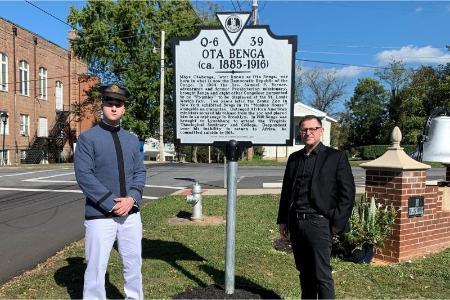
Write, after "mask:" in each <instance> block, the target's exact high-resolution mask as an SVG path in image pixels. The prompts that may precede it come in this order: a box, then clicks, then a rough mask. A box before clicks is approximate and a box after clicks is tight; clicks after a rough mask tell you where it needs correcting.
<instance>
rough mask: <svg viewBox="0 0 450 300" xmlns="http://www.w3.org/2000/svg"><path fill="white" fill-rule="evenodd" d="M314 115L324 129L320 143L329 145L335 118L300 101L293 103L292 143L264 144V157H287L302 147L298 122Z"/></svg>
mask: <svg viewBox="0 0 450 300" xmlns="http://www.w3.org/2000/svg"><path fill="white" fill-rule="evenodd" d="M307 115H314V116H317V117H319V118H320V119H321V121H322V126H323V129H324V132H323V137H322V143H323V144H324V145H325V146H329V145H330V134H331V123H337V120H336V119H333V118H332V117H330V116H328V115H327V113H325V112H323V111H321V110H318V109H316V108H313V107H311V106H309V105H306V104H304V103H301V102H297V103H295V104H294V145H293V146H264V155H263V158H264V159H287V158H288V157H289V155H290V154H291V153H292V152H295V151H297V150H300V149H302V148H303V147H304V144H303V142H302V141H301V139H300V134H299V129H298V123H299V121H300V120H301V118H303V117H304V116H307Z"/></svg>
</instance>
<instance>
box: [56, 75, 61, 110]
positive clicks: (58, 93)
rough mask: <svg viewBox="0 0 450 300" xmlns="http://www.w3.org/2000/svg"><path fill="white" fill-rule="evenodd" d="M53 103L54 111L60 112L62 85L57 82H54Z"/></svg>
mask: <svg viewBox="0 0 450 300" xmlns="http://www.w3.org/2000/svg"><path fill="white" fill-rule="evenodd" d="M55 103H56V110H58V111H62V110H63V84H62V82H61V81H59V80H58V81H56V88H55Z"/></svg>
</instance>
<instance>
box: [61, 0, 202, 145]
mask: <svg viewBox="0 0 450 300" xmlns="http://www.w3.org/2000/svg"><path fill="white" fill-rule="evenodd" d="M68 20H69V22H70V24H71V25H72V26H74V27H76V28H77V29H78V30H77V37H76V38H75V39H74V40H72V41H71V46H72V49H73V51H74V53H75V55H77V56H79V57H81V58H82V59H85V60H86V61H87V62H88V64H89V70H90V72H91V73H93V74H95V75H97V76H98V77H99V78H101V79H102V81H103V82H112V81H114V82H119V83H122V84H123V85H125V86H126V87H127V88H128V89H129V90H130V92H131V94H132V98H131V100H130V102H129V103H128V104H127V112H126V114H125V116H124V126H125V127H126V128H128V129H130V130H131V131H133V132H134V133H136V134H137V135H138V136H139V137H140V138H141V139H145V138H146V137H149V136H155V135H156V136H157V132H158V130H159V87H160V50H161V49H159V48H160V44H161V30H164V31H165V35H166V41H169V40H170V39H171V38H172V37H183V36H191V35H193V34H194V33H195V32H197V30H198V26H199V25H200V24H201V23H202V21H201V20H200V19H199V18H198V16H197V15H196V13H195V11H194V10H193V9H192V7H191V4H190V2H188V1H155V0H147V1H121V0H119V1H94V0H90V1H88V2H87V3H86V5H85V6H84V7H83V8H82V9H80V10H78V9H76V8H71V11H70V14H69V17H68ZM155 50H156V51H155ZM164 63H165V83H166V84H165V100H164V103H165V109H164V111H165V122H164V123H165V125H164V130H165V136H164V137H165V138H166V140H171V139H172V137H173V126H172V125H173V123H172V122H173V99H172V94H173V93H172V90H173V82H172V78H173V70H172V68H171V67H172V65H173V58H172V54H171V52H170V44H169V43H167V42H166V43H165V57H164Z"/></svg>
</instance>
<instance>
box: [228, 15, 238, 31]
mask: <svg viewBox="0 0 450 300" xmlns="http://www.w3.org/2000/svg"><path fill="white" fill-rule="evenodd" d="M225 27H226V29H227V30H228V31H229V32H233V33H234V32H238V31H239V30H241V28H242V21H241V18H239V16H238V15H231V16H229V17H228V18H227V19H226V21H225Z"/></svg>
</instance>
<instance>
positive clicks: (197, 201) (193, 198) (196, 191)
mask: <svg viewBox="0 0 450 300" xmlns="http://www.w3.org/2000/svg"><path fill="white" fill-rule="evenodd" d="M186 202H187V203H189V204H192V216H191V220H193V221H200V220H203V214H202V210H203V207H202V187H201V186H200V184H198V182H195V183H194V185H193V186H192V195H187V196H186Z"/></svg>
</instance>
